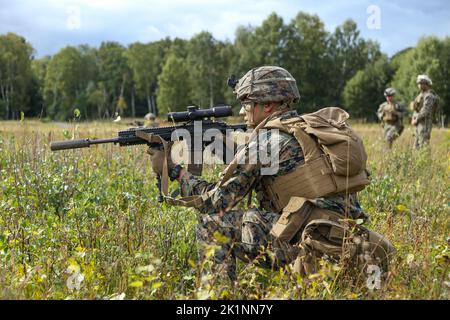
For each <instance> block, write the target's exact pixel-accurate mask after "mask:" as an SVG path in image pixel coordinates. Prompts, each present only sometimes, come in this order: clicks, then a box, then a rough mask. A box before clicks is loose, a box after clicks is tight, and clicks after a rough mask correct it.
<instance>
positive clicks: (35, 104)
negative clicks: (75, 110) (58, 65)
mask: <svg viewBox="0 0 450 320" xmlns="http://www.w3.org/2000/svg"><path fill="white" fill-rule="evenodd" d="M50 60H51V57H50V56H45V57H42V58H40V59H35V60H33V61H31V70H32V72H33V80H32V88H31V93H30V97H31V98H30V115H31V116H32V117H33V116H40V117H42V116H46V114H45V105H44V87H45V75H46V73H47V66H48V63H49V62H50Z"/></svg>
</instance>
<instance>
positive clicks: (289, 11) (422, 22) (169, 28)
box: [0, 0, 450, 57]
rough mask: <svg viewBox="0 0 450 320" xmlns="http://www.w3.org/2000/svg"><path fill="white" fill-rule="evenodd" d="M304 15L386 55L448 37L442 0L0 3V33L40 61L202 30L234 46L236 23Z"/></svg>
mask: <svg viewBox="0 0 450 320" xmlns="http://www.w3.org/2000/svg"><path fill="white" fill-rule="evenodd" d="M299 11H305V12H307V13H312V14H317V15H319V17H320V18H321V19H322V21H324V23H325V27H326V29H327V30H328V31H333V30H334V29H335V28H336V26H338V25H339V24H341V23H342V22H343V21H344V20H345V19H347V18H352V19H353V20H355V21H356V22H357V23H358V27H359V29H360V30H361V34H362V36H363V37H364V38H370V39H373V40H376V41H378V42H379V43H380V45H381V49H382V50H383V51H384V52H386V53H388V54H389V55H392V54H394V53H395V52H397V51H399V50H401V49H403V48H406V47H409V46H414V45H415V44H416V43H417V40H418V39H419V38H420V37H421V36H423V35H436V36H439V37H443V36H448V35H450V2H448V1H445V0H427V1H425V0H412V1H406V0H403V1H401V0H398V1H395V0H391V1H387V0H379V1H375V0H368V1H366V0H360V1H356V0H345V1H344V0H342V1H328V0H325V1H314V0H297V1H294V0H279V1H276V0H259V1H256V0H190V1H182V0H165V1H154V0H147V1H144V0H135V1H125V0H69V1H57V0H41V1H32V0H17V1H10V0H0V34H2V33H6V32H15V33H18V34H20V35H22V36H24V37H25V38H26V39H27V40H28V41H29V42H30V43H31V44H32V45H33V47H34V48H35V49H36V55H37V56H38V57H40V56H43V55H46V54H54V53H56V52H57V51H58V50H59V49H61V48H62V47H64V46H66V45H78V44H83V43H87V44H90V45H92V46H98V45H99V44H100V43H101V42H102V41H105V40H113V41H118V42H120V43H122V44H124V45H127V44H130V43H132V42H135V41H141V42H150V41H155V40H159V39H161V38H164V37H167V36H169V37H171V38H174V37H180V38H185V39H189V38H190V37H191V36H193V35H194V34H196V33H198V32H201V31H204V30H207V31H209V32H211V33H212V34H213V35H214V37H215V38H217V39H220V40H226V39H228V40H230V41H232V40H234V33H235V30H236V28H237V27H238V26H239V25H249V24H250V25H253V26H258V25H260V24H261V22H262V21H263V20H264V19H265V18H266V17H267V16H268V15H269V14H270V13H271V12H276V13H277V14H278V15H280V16H281V17H283V19H284V21H285V23H289V21H290V20H291V19H292V18H293V17H295V16H296V15H297V13H298V12H299ZM373 18H374V19H375V20H374V19H373ZM368 21H369V22H372V23H371V24H369V25H368Z"/></svg>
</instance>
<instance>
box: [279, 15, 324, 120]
mask: <svg viewBox="0 0 450 320" xmlns="http://www.w3.org/2000/svg"><path fill="white" fill-rule="evenodd" d="M327 38H328V33H327V32H326V31H325V27H324V24H323V22H322V21H321V20H320V18H319V17H318V16H317V15H309V14H306V13H303V12H300V13H299V14H298V15H297V16H296V17H295V18H294V19H292V21H291V23H290V24H289V25H288V29H287V37H286V49H285V54H284V56H285V58H284V64H285V67H286V69H287V70H289V71H290V72H291V74H292V75H293V76H294V78H295V79H296V80H297V85H298V87H299V91H300V95H301V105H300V110H301V111H302V112H308V111H314V110H315V109H316V106H318V105H324V104H325V102H326V100H327V99H326V98H327V97H326V88H325V86H324V83H326V82H327V81H328V69H329V66H328V64H327V63H328V60H327V56H326V55H327Z"/></svg>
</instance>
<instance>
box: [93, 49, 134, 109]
mask: <svg viewBox="0 0 450 320" xmlns="http://www.w3.org/2000/svg"><path fill="white" fill-rule="evenodd" d="M125 52H126V49H125V48H124V47H123V46H122V45H120V44H119V43H117V42H103V43H102V44H101V45H100V48H99V49H98V51H97V58H98V66H99V73H100V79H99V80H100V82H102V84H103V88H104V90H105V92H104V93H105V96H106V99H107V101H108V108H107V109H106V110H105V112H106V114H105V115H106V117H110V116H113V115H114V114H115V113H116V112H118V110H117V101H118V99H119V97H120V96H124V92H125V89H126V87H125V86H126V85H127V81H129V80H130V78H131V70H130V69H129V67H128V64H127V58H126V53H125Z"/></svg>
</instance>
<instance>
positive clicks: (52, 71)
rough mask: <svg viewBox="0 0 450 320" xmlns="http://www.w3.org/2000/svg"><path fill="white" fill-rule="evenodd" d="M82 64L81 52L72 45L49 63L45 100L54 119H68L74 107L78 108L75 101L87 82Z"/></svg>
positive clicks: (48, 111)
mask: <svg viewBox="0 0 450 320" xmlns="http://www.w3.org/2000/svg"><path fill="white" fill-rule="evenodd" d="M81 64H82V55H81V52H80V51H79V50H78V49H77V48H75V47H70V46H68V47H65V48H63V49H61V50H60V51H59V52H58V53H57V54H56V55H54V56H53V58H52V59H51V61H50V62H49V63H48V66H47V72H46V76H45V87H44V102H45V105H46V106H47V114H48V115H49V116H50V117H51V118H52V119H59V120H65V119H68V118H69V117H71V115H72V113H73V109H75V108H78V106H76V105H75V102H76V100H77V97H78V95H80V94H81V93H82V91H83V90H84V88H85V87H86V84H87V83H83V81H81V79H83V75H82V73H81V72H82V68H81ZM78 109H79V108H78Z"/></svg>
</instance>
